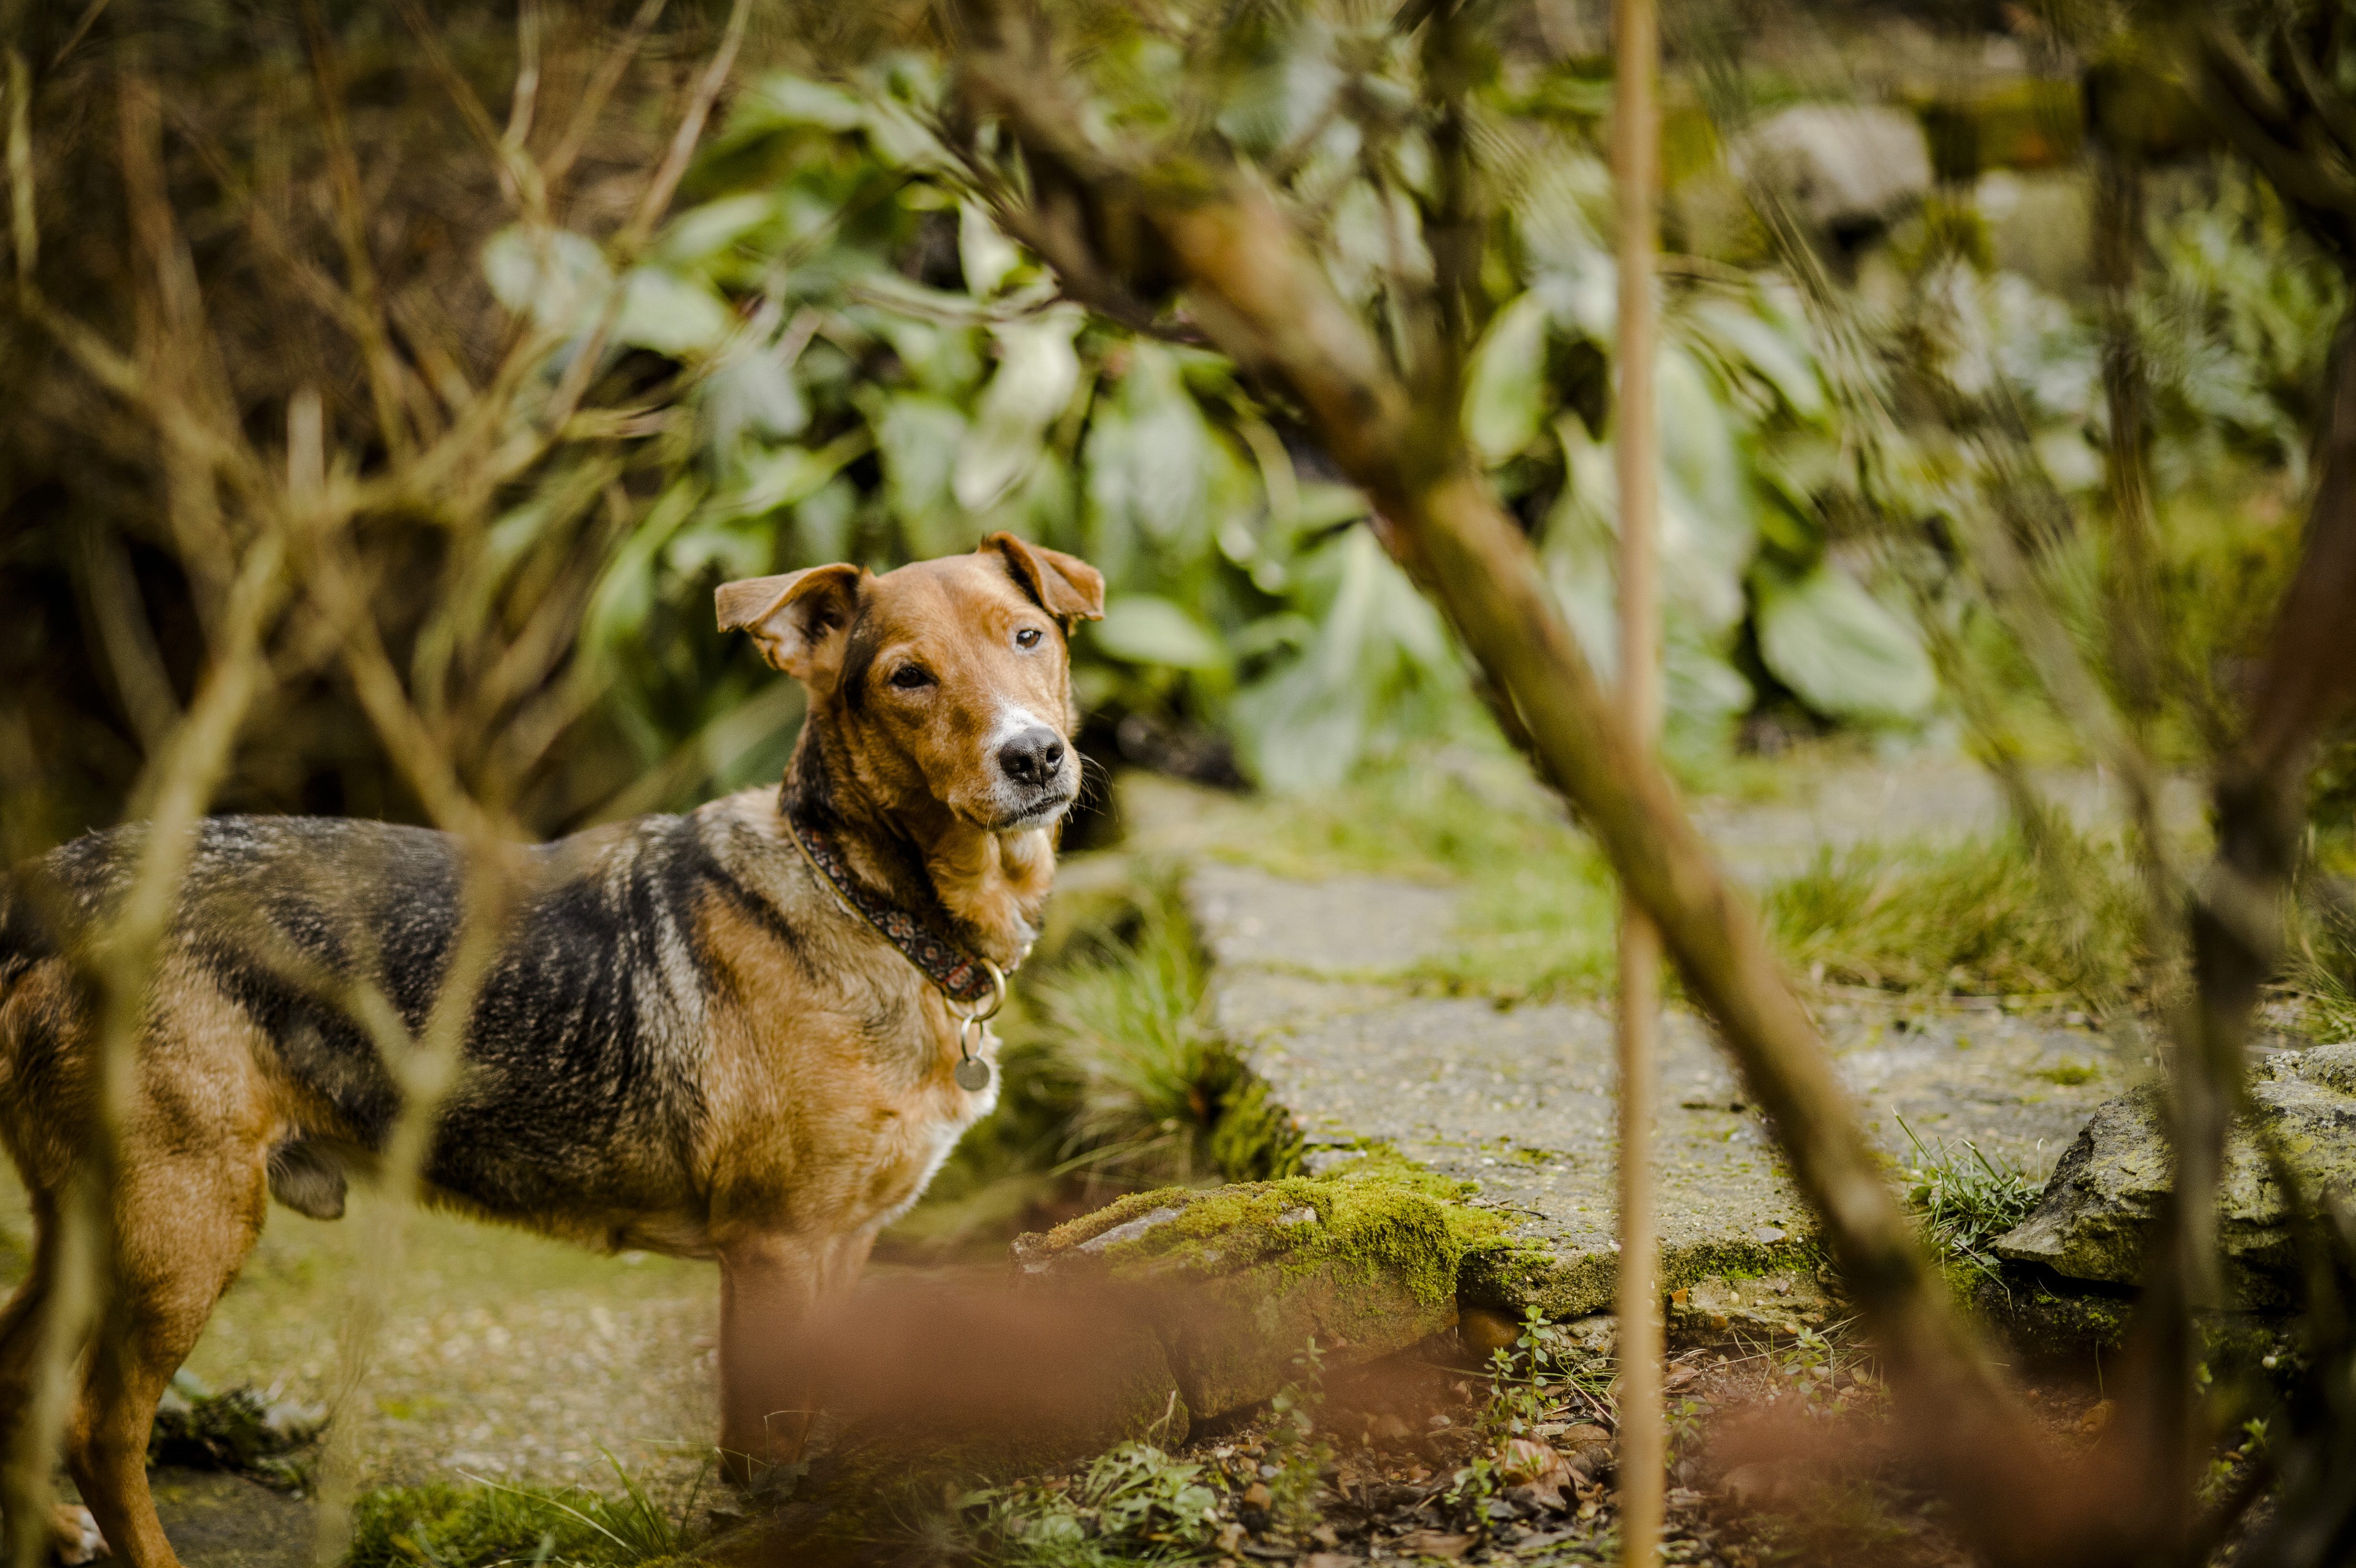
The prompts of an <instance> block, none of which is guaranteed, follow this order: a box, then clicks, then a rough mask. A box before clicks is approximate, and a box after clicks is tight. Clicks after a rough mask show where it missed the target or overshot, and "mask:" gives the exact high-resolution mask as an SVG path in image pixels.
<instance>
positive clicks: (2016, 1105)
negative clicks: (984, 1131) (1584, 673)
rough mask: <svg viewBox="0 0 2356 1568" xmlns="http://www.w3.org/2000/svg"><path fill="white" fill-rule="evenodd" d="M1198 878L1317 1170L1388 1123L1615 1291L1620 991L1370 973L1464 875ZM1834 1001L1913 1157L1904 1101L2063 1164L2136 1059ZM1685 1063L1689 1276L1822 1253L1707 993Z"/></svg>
mask: <svg viewBox="0 0 2356 1568" xmlns="http://www.w3.org/2000/svg"><path fill="white" fill-rule="evenodd" d="M1189 898H1190V903H1191V907H1192V909H1193V911H1194V917H1195V919H1196V920H1197V921H1198V923H1200V925H1201V927H1202V930H1203V933H1204V935H1205V939H1206V941H1207V943H1208V945H1209V947H1210V950H1211V954H1212V956H1213V959H1214V961H1215V965H1216V967H1215V978H1214V981H1213V1007H1214V1008H1215V1018H1216V1021H1217V1023H1218V1025H1219V1027H1220V1029H1222V1031H1223V1032H1225V1033H1226V1036H1227V1037H1228V1038H1229V1039H1230V1040H1235V1041H1236V1042H1237V1044H1238V1045H1239V1046H1241V1047H1242V1048H1243V1050H1244V1051H1245V1054H1246V1057H1247V1059H1248V1062H1249V1064H1250V1066H1251V1067H1252V1069H1253V1071H1254V1072H1257V1073H1258V1074H1259V1075H1260V1076H1261V1077H1262V1078H1264V1079H1266V1080H1267V1082H1268V1083H1269V1085H1270V1087H1271V1089H1272V1090H1273V1092H1274V1093H1275V1097H1276V1099H1277V1101H1278V1103H1279V1104H1282V1105H1284V1106H1285V1107H1286V1108H1287V1109H1289V1110H1290V1111H1291V1112H1292V1114H1293V1115H1294V1116H1295V1118H1296V1121H1297V1123H1298V1125H1300V1127H1301V1134H1302V1136H1303V1137H1304V1139H1305V1140H1306V1141H1307V1143H1308V1145H1309V1152H1308V1154H1307V1156H1306V1161H1307V1163H1308V1165H1309V1166H1310V1168H1312V1170H1316V1169H1318V1168H1323V1167H1325V1166H1328V1165H1330V1164H1331V1163H1332V1162H1333V1161H1334V1160H1336V1159H1339V1158H1346V1157H1348V1155H1347V1152H1346V1151H1348V1150H1349V1149H1350V1148H1352V1147H1354V1146H1355V1145H1356V1144H1357V1143H1358V1142H1360V1141H1361V1140H1366V1139H1373V1140H1379V1141H1381V1142H1384V1143H1387V1144H1390V1145H1391V1146H1393V1147H1396V1148H1397V1149H1398V1151H1399V1152H1400V1153H1403V1154H1406V1155H1408V1156H1409V1157H1412V1158H1415V1159H1418V1160H1420V1161H1422V1162H1424V1163H1426V1164H1428V1165H1430V1166H1431V1167H1432V1168H1435V1169H1438V1170H1440V1171H1442V1172H1445V1173H1446V1174H1448V1175H1450V1176H1453V1177H1457V1178H1460V1179H1468V1180H1473V1181H1477V1182H1479V1183H1480V1184H1481V1189H1480V1193H1479V1196H1478V1198H1477V1199H1476V1201H1477V1202H1479V1203H1480V1204H1482V1205H1483V1206H1486V1207H1494V1208H1498V1209H1501V1210H1505V1211H1510V1212H1512V1213H1514V1214H1515V1215H1517V1216H1518V1217H1519V1225H1518V1230H1519V1232H1520V1233H1521V1234H1522V1235H1524V1236H1525V1237H1527V1238H1529V1239H1531V1240H1535V1241H1538V1242H1541V1243H1544V1244H1545V1245H1546V1246H1547V1248H1548V1249H1549V1251H1550V1252H1551V1253H1552V1254H1553V1256H1554V1258H1555V1260H1556V1262H1555V1266H1554V1269H1553V1271H1552V1273H1551V1275H1550V1276H1549V1277H1548V1278H1547V1280H1546V1281H1545V1283H1544V1285H1543V1286H1542V1287H1541V1288H1540V1289H1539V1290H1538V1291H1537V1293H1536V1295H1535V1296H1533V1299H1535V1300H1536V1301H1537V1304H1538V1305H1540V1306H1541V1307H1544V1308H1545V1309H1546V1310H1547V1312H1548V1313H1549V1315H1551V1316H1576V1315H1579V1314H1581V1313H1588V1312H1596V1311H1601V1310H1603V1309H1604V1308H1605V1307H1608V1305H1609V1304H1610V1300H1611V1296H1612V1275H1613V1270H1612V1225H1613V1215H1614V1207H1615V1206H1614V1200H1613V1197H1612V1183H1613V1169H1614V1162H1615V1161H1616V1159H1617V1157H1618V1156H1617V1147H1618V1144H1617V1138H1616V1136H1615V1135H1614V1132H1613V1118H1614V1115H1615V1104H1616V1102H1615V1096H1614V1092H1613V1090H1614V1082H1615V1078H1616V1071H1615V1068H1614V1064H1613V1061H1612V1020H1611V1016H1610V1013H1609V1011H1608V1009H1607V1008H1604V1007H1602V1006H1600V1005H1561V1004H1551V1005H1547V1006H1537V1007H1521V1008H1512V1009H1510V1010H1504V1011H1501V1010H1499V1009H1498V1008H1495V1007H1494V1006H1493V1005H1492V1004H1491V1003H1489V1002H1487V1001H1484V1000H1479V999H1471V998H1464V997H1423V996H1417V995H1415V994H1413V992H1412V990H1411V989H1410V988H1408V987H1407V986H1405V985H1403V984H1390V983H1385V982H1384V981H1382V980H1381V979H1379V978H1369V977H1368V971H1369V970H1371V969H1375V968H1376V967H1377V966H1376V965H1373V964H1370V963H1369V962H1368V957H1369V955H1370V954H1375V953H1380V954H1381V955H1383V956H1384V964H1383V965H1382V966H1384V967H1389V968H1393V969H1403V968H1405V967H1406V966H1407V965H1409V964H1411V963H1413V962H1414V961H1415V960H1416V959H1418V958H1420V957H1422V956H1424V955H1426V953H1427V952H1430V951H1432V950H1435V949H1436V948H1437V947H1438V945H1439V944H1441V943H1443V942H1445V941H1446V940H1447V930H1448V924H1447V920H1446V909H1447V901H1448V895H1447V894H1446V893H1445V892H1444V891H1440V890H1436V889H1432V888H1429V887H1422V886H1419V885H1416V884H1413V883H1407V882H1385V881H1382V880H1377V879H1370V878H1337V879H1335V880H1333V881H1330V882H1325V883H1306V882H1297V881H1285V880H1280V879H1278V878H1275V877H1271V876H1269V875H1268V874H1267V873H1265V872H1261V871H1258V870H1254V869H1248V868H1245V867H1238V866H1231V865H1224V864H1220V863H1218V862H1215V861H1205V862H1202V863H1200V864H1197V865H1196V866H1195V867H1194V869H1193V871H1192V874H1191V877H1190V881H1189ZM1418 933H1420V937H1419V934H1418ZM1820 1022H1821V1023H1822V1024H1823V1025H1824V1027H1825V1029H1826V1035H1827V1038H1828V1042H1829V1043H1830V1045H1831V1046H1832V1048H1833V1051H1834V1052H1835V1055H1836V1059H1837V1061H1838V1063H1839V1067H1840V1071H1841V1075H1842V1077H1843V1079H1844V1081H1845V1082H1846V1083H1847V1085H1848V1087H1849V1089H1850V1091H1851V1093H1854V1094H1856V1095H1857V1096H1858V1101H1859V1104H1860V1105H1861V1106H1862V1108H1863V1110H1864V1112H1865V1114H1866V1115H1867V1116H1868V1118H1869V1125H1870V1126H1871V1128H1872V1131H1873V1134H1874V1136H1875V1137H1876V1138H1877V1140H1878V1141H1879V1143H1880V1145H1881V1147H1883V1148H1884V1149H1885V1150H1887V1151H1888V1152H1889V1153H1890V1155H1891V1157H1893V1159H1894V1160H1896V1161H1897V1162H1899V1163H1900V1164H1903V1163H1904V1162H1905V1160H1906V1158H1907V1157H1908V1154H1909V1146H1908V1141H1907V1138H1906V1136H1905V1133H1904V1131H1903V1130H1902V1128H1901V1122H1900V1118H1901V1117H1903V1118H1904V1121H1905V1123H1906V1124H1908V1125H1912V1127H1913V1128H1914V1129H1915V1131H1916V1133H1917V1134H1918V1135H1919V1136H1922V1138H1923V1139H1924V1140H1925V1141H1926V1142H1935V1141H1936V1140H1939V1139H1942V1138H1945V1139H1964V1138H1969V1139H1972V1140H1974V1141H1976V1142H1977V1143H1978V1144H1979V1146H1980V1147H1983V1148H1985V1149H1987V1150H1988V1151H1989V1152H1990V1153H1991V1155H2000V1156H2006V1157H2012V1158H2016V1159H2019V1160H2020V1161H2022V1162H2023V1163H2024V1164H2027V1165H2029V1167H2030V1168H2032V1169H2033V1170H2034V1171H2035V1172H2036V1173H2037V1174H2039V1175H2040V1176H2041V1175H2042V1174H2043V1173H2044V1171H2045V1169H2047V1168H2050V1167H2051V1164H2052V1163H2053V1161H2054V1160H2055V1159H2057V1158H2058V1157H2060V1155H2061V1151H2062V1149H2063V1148H2064V1147H2066V1146H2067V1145H2068V1143H2069V1141H2070V1140H2071V1139H2072V1137H2074V1136H2076V1134H2077V1131H2078V1129H2079V1127H2080V1126H2081V1125H2083V1124H2084V1122H2085V1120H2086V1118H2087V1117H2088V1116H2089V1115H2092V1113H2093V1111H2094V1107H2095V1106H2096V1105H2097V1104H2100V1103H2101V1102H2102V1101H2103V1100H2104V1099H2105V1098H2107V1097H2108V1096H2109V1095H2111V1094H2113V1093H2117V1092H2118V1090H2119V1088H2120V1087H2122V1086H2123V1084H2124V1083H2125V1080H2126V1073H2125V1072H2124V1071H2123V1070H2122V1068H2121V1067H2120V1066H2119V1065H2118V1064H2117V1063H2116V1062H2115V1061H2114V1060H2112V1057H2111V1054H2110V1052H2109V1051H2108V1050H2107V1048H2106V1045H2105V1042H2104V1040H2102V1039H2101V1038H2100V1037H2098V1036H2096V1035H2094V1034H2093V1033H2092V1032H2090V1031H2089V1030H2087V1029H2083V1028H2075V1027H2071V1026H2068V1025H2065V1024H2059V1023H2055V1022H2051V1021H2046V1020H2042V1019H2029V1018H2020V1017H2014V1016H2011V1015H2008V1014H2006V1013H2004V1012H2002V1011H1999V1010H1997V1009H1996V1008H1971V1009H1943V1010H1940V1011H1936V1012H1933V1011H1929V1010H1925V1009H1921V1008H1901V1007H1897V1006H1893V1005H1891V1004H1889V1003H1883V1002H1879V1001H1859V1002H1844V1003H1836V1004H1834V1005H1831V1006H1829V1007H1826V1008H1822V1009H1821V1010H1820ZM2040 1073H2044V1074H2050V1076H2040ZM1661 1074H1662V1096H1661V1107H1662V1108H1661V1116H1660V1124H1659V1131H1658V1133H1657V1135H1656V1136H1657V1139H1658V1142H1657V1145H1656V1149H1655V1160H1656V1162H1657V1166H1658V1168H1659V1171H1660V1184H1661V1186H1660V1193H1661V1197H1660V1224H1661V1231H1662V1241H1663V1247H1664V1259H1665V1281H1666V1283H1667V1284H1668V1285H1672V1286H1674V1285H1686V1284H1688V1283H1691V1282H1694V1281H1697V1280H1699V1279H1703V1278H1707V1277H1710V1276H1712V1275H1718V1274H1721V1273H1723V1272H1725V1271H1726V1270H1727V1269H1729V1268H1734V1269H1739V1270H1742V1271H1745V1272H1752V1271H1766V1270H1773V1269H1778V1268H1789V1267H1792V1266H1794V1265H1796V1264H1804V1263H1805V1262H1806V1261H1807V1259H1808V1253H1807V1250H1806V1249H1807V1244H1808V1237H1809V1235H1810V1233H1811V1231H1812V1226H1811V1224H1810V1221H1809V1216H1808V1214H1807V1212H1806V1211H1805V1209H1804V1206H1803V1205H1801V1204H1800V1202H1799V1201H1798V1200H1797V1198H1796V1197H1795V1196H1794V1193H1793V1191H1792V1189H1791V1188H1790V1185H1789V1183H1788V1182H1787V1180H1786V1179H1784V1177H1783V1173H1782V1170H1781V1168H1780V1162H1779V1161H1778V1159H1777V1158H1776V1157H1775V1155H1774V1152H1773V1147H1772V1140H1771V1139H1770V1137H1769V1136H1768V1134H1767V1131H1766V1128H1765V1127H1764V1125H1762V1120H1761V1117H1760V1115H1759V1114H1758V1112H1757V1111H1756V1110H1755V1109H1754V1108H1752V1107H1751V1106H1750V1105H1748V1104H1745V1099H1744V1094H1743V1092H1742V1090H1741V1088H1740V1085H1739V1084H1738V1083H1737V1082H1736V1080H1735V1077H1734V1075H1733V1073H1732V1072H1730V1069H1729V1068H1728V1066H1727V1064H1726V1061H1725V1058H1724V1057H1723V1056H1722V1054H1721V1053H1720V1052H1719V1050H1718V1049H1717V1047H1716V1045H1715V1044H1714V1043H1713V1041H1712V1040H1711V1038H1710V1035H1709V1031H1708V1028H1707V1026H1706V1025H1705V1024H1704V1023H1703V1022H1702V1020H1701V1019H1698V1018H1697V1017H1696V1016H1695V1015H1694V1014H1692V1013H1691V1012H1689V1011H1686V1010H1684V1009H1680V1008H1671V1009H1670V1010H1669V1011H1668V1013H1667V1015H1666V1018H1665V1026H1664V1031H1663V1040H1662V1050H1661Z"/></svg>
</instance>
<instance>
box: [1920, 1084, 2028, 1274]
mask: <svg viewBox="0 0 2356 1568" xmlns="http://www.w3.org/2000/svg"><path fill="white" fill-rule="evenodd" d="M1898 1125H1899V1126H1900V1128H1901V1129H1902V1130H1903V1131H1904V1132H1905V1134H1906V1141H1907V1142H1908V1143H1910V1144H1912V1145H1913V1146H1914V1164H1913V1167H1912V1168H1911V1169H1909V1170H1908V1171H1907V1172H1906V1179H1907V1182H1908V1186H1907V1190H1906V1201H1907V1204H1908V1206H1909V1207H1911V1208H1912V1209H1913V1210H1914V1211H1915V1212H1916V1213H1917V1214H1919V1215H1921V1216H1922V1231H1923V1234H1924V1236H1925V1238H1926V1239H1927V1240H1928V1241H1929V1242H1930V1243H1931V1246H1932V1248H1933V1251H1934V1252H1935V1253H1937V1254H1938V1255H1939V1256H1940V1257H1942V1258H1944V1260H1946V1261H1947V1262H1948V1263H1949V1264H1954V1265H1960V1266H1962V1267H1965V1268H1968V1269H1971V1270H1974V1271H1975V1272H1976V1273H1979V1274H1982V1275H1987V1277H1988V1278H1989V1279H1991V1280H1995V1279H1998V1277H1999V1276H1998V1274H1997V1260H1996V1256H1995V1254H1994V1253H1990V1252H1989V1251H1988V1250H1987V1249H1988V1243H1991V1242H1993V1241H1995V1240H1996V1239H1997V1237H1998V1236H2001V1235H2003V1234H2004V1233H2005V1232H2007V1231H2009V1230H2011V1229H2012V1228H2013V1227H2014V1226H2015V1225H2018V1224H2019V1223H2020V1222H2021V1221H2023V1220H2026V1219H2028V1218H2029V1211H2030V1210H2032V1209H2034V1208H2036V1207H2037V1200H2038V1199H2039V1197H2040V1196H2041V1195H2042V1194H2043V1193H2044V1190H2045V1183H2044V1182H2042V1181H2040V1180H2039V1179H2037V1178H2035V1177H2033V1176H2031V1175H2030V1174H2029V1168H2028V1167H2026V1166H2024V1165H2022V1164H2021V1163H2020V1162H2019V1160H2016V1159H2013V1158H2011V1157H2008V1156H2004V1155H1999V1156H1997V1157H1996V1158H1995V1159H1990V1158H1989V1157H1987V1154H1986V1153H1984V1152H1983V1151H1982V1150H1981V1148H1980V1147H1979V1146H1978V1145H1977V1144H1975V1143H1973V1142H1971V1141H1969V1140H1968V1139H1966V1140H1965V1143H1964V1145H1963V1147H1962V1149H1961V1150H1960V1151H1958V1150H1957V1149H1956V1147H1954V1145H1952V1144H1950V1143H1948V1142H1947V1141H1946V1140H1945V1139H1944V1138H1942V1139H1940V1140H1939V1143H1938V1147H1936V1148H1935V1149H1934V1148H1932V1147H1926V1146H1925V1145H1924V1144H1923V1142H1922V1139H1921V1138H1919V1137H1917V1136H1914V1129H1913V1128H1912V1126H1909V1125H1907V1122H1906V1118H1905V1117H1903V1116H1901V1117H1899V1118H1898Z"/></svg>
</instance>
